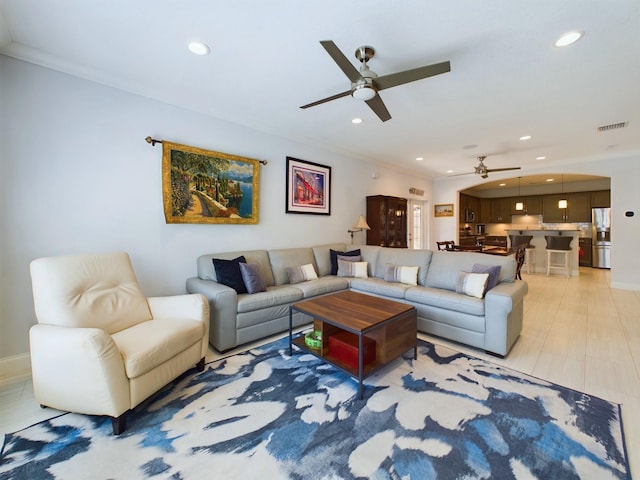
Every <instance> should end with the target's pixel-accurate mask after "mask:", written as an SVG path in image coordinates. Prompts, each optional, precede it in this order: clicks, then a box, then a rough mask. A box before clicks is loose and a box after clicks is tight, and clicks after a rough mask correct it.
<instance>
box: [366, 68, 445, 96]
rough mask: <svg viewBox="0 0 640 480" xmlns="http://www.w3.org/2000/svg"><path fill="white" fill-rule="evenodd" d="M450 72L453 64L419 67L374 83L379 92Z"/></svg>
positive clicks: (384, 77)
mask: <svg viewBox="0 0 640 480" xmlns="http://www.w3.org/2000/svg"><path fill="white" fill-rule="evenodd" d="M450 71H451V64H450V63H449V62H442V63H434V64H433V65H427V66H425V67H418V68H414V69H413V70H405V71H404V72H398V73H392V74H390V75H383V76H382V77H378V78H376V79H375V80H374V83H375V84H376V87H377V88H378V90H384V89H385V88H391V87H396V86H398V85H403V84H405V83H410V82H415V81H416V80H422V79H423V78H428V77H433V76H434V75H440V74H441V73H447V72H450Z"/></svg>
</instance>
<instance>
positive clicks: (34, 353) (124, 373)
mask: <svg viewBox="0 0 640 480" xmlns="http://www.w3.org/2000/svg"><path fill="white" fill-rule="evenodd" d="M31 280H32V286H33V299H34V305H35V312H36V317H37V319H38V324H37V325H34V326H33V327H31V330H30V332H29V337H30V345H31V370H32V376H33V389H34V393H35V398H36V399H37V401H38V402H39V403H40V404H41V405H42V406H48V407H52V408H56V409H59V410H65V411H70V412H76V413H82V414H89V415H108V416H110V417H111V420H112V426H113V433H114V434H115V435H119V434H120V433H122V432H123V431H124V430H125V428H126V419H127V413H128V412H129V411H130V410H131V409H133V408H134V407H135V406H137V405H138V404H140V403H141V402H142V401H143V400H145V399H146V398H148V397H149V396H150V395H151V394H153V393H155V392H156V391H158V390H159V389H160V388H161V387H163V386H164V385H166V384H167V383H169V382H170V381H171V380H173V379H175V378H176V377H178V376H179V375H181V374H182V373H184V372H186V371H187V370H189V369H190V368H192V367H194V366H197V368H198V370H199V371H202V370H203V369H204V357H205V354H206V352H207V349H208V340H209V305H208V302H207V299H206V297H205V296H204V295H200V294H191V295H177V296H170V297H151V298H145V296H144V294H143V293H142V290H141V289H140V287H139V285H138V282H137V279H136V276H135V273H134V271H133V266H132V265H131V260H130V259H129V255H127V254H126V253H122V252H120V253H105V254H87V255H71V256H62V257H48V258H39V259H37V260H34V261H33V262H31Z"/></svg>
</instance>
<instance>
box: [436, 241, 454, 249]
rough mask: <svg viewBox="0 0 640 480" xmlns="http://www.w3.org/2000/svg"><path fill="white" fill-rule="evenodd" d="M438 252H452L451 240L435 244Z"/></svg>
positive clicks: (452, 244)
mask: <svg viewBox="0 0 640 480" xmlns="http://www.w3.org/2000/svg"><path fill="white" fill-rule="evenodd" d="M436 244H437V245H438V250H453V247H454V246H455V242H454V241H453V240H445V241H444V242H436Z"/></svg>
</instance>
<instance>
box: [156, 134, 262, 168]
mask: <svg viewBox="0 0 640 480" xmlns="http://www.w3.org/2000/svg"><path fill="white" fill-rule="evenodd" d="M145 140H146V141H147V143H149V144H150V145H151V146H152V147H155V146H156V143H163V142H162V140H156V139H155V138H151V137H147V138H145ZM258 162H260V163H261V164H262V165H266V164H267V161H266V160H258Z"/></svg>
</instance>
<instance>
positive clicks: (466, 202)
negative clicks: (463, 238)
mask: <svg viewBox="0 0 640 480" xmlns="http://www.w3.org/2000/svg"><path fill="white" fill-rule="evenodd" d="M479 200H480V199H479V198H478V197H472V196H471V195H467V194H464V193H461V194H460V208H459V210H460V211H459V212H458V219H459V221H460V223H470V222H477V221H478V206H479V204H480V203H479ZM468 212H469V213H472V214H473V215H472V216H471V217H470V218H473V220H470V219H469V218H467V216H466V214H467V213H468Z"/></svg>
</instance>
